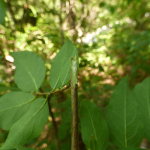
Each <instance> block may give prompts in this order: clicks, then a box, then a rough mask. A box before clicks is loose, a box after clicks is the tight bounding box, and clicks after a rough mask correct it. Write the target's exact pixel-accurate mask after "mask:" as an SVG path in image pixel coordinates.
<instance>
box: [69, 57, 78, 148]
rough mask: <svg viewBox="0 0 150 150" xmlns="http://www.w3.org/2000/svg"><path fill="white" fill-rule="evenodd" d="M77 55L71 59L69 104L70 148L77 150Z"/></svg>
mask: <svg viewBox="0 0 150 150" xmlns="http://www.w3.org/2000/svg"><path fill="white" fill-rule="evenodd" d="M77 64H78V63H77V57H74V58H72V59H71V105H72V139H71V150H78V147H79V146H78V145H79V142H78V83H77V68H78V66H77Z"/></svg>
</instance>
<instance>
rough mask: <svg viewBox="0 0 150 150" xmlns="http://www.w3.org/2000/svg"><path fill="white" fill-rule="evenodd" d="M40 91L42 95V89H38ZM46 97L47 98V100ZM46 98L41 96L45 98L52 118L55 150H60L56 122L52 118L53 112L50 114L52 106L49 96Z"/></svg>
mask: <svg viewBox="0 0 150 150" xmlns="http://www.w3.org/2000/svg"><path fill="white" fill-rule="evenodd" d="M40 91H41V92H42V93H44V91H43V89H42V88H40ZM47 96H48V98H47ZM47 96H45V95H43V97H44V98H46V99H47V101H48V108H49V115H50V116H51V117H52V124H53V127H54V134H55V142H56V147H57V150H60V143H59V140H58V128H57V123H56V121H55V117H54V114H53V112H52V106H51V104H50V99H51V95H47Z"/></svg>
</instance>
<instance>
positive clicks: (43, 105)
mask: <svg viewBox="0 0 150 150" xmlns="http://www.w3.org/2000/svg"><path fill="white" fill-rule="evenodd" d="M46 101H47V100H45V102H44V103H43V105H42V107H40V109H39V110H38V111H37V112H36V113H35V114H34V115H33V116H32V117H31V118H30V119H29V120H28V121H27V122H26V123H25V124H24V126H25V125H26V124H27V123H29V121H30V120H31V119H32V118H34V117H35V116H36V115H37V114H38V113H39V112H40V110H41V109H42V108H43V107H44V105H45V103H46ZM24 126H22V128H24ZM22 128H20V130H18V132H17V133H16V134H15V135H17V134H18V133H19V132H20V131H21V129H22ZM11 141H12V138H11V139H10V141H9V142H8V144H7V145H8V146H9V143H10V144H11ZM18 144H19V143H18ZM7 145H6V146H7Z"/></svg>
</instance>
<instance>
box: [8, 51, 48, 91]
mask: <svg viewBox="0 0 150 150" xmlns="http://www.w3.org/2000/svg"><path fill="white" fill-rule="evenodd" d="M11 55H12V56H13V57H14V64H15V66H16V68H17V69H16V72H15V83H16V84H17V86H18V87H19V88H20V89H21V90H23V91H25V92H31V91H35V90H36V92H37V91H38V89H39V87H40V86H41V84H42V82H43V80H44V78H45V73H46V68H45V65H44V63H43V61H42V59H41V57H39V56H38V55H37V54H35V53H33V52H28V51H23V52H13V53H11Z"/></svg>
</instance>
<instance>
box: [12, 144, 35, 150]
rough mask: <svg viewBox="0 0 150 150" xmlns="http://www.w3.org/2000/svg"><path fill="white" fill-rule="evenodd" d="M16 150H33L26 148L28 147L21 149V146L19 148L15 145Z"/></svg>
mask: <svg viewBox="0 0 150 150" xmlns="http://www.w3.org/2000/svg"><path fill="white" fill-rule="evenodd" d="M14 147H15V148H16V149H17V150H35V149H33V148H28V147H23V146H20V145H16V146H14Z"/></svg>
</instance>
